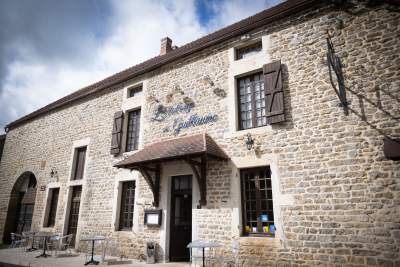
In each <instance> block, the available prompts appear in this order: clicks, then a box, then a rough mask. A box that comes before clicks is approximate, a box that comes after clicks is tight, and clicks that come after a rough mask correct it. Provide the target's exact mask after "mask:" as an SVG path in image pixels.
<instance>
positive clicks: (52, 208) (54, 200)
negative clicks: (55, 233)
mask: <svg viewBox="0 0 400 267" xmlns="http://www.w3.org/2000/svg"><path fill="white" fill-rule="evenodd" d="M55 191H57V197H55V194H54V193H55ZM59 197H60V188H59V187H52V188H49V194H48V202H47V203H48V204H47V208H46V209H47V211H46V215H47V216H46V221H45V223H44V227H54V226H55V223H56V217H57V209H58V200H59ZM53 212H54V214H53Z"/></svg>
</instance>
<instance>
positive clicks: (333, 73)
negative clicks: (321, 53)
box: [326, 34, 350, 116]
mask: <svg viewBox="0 0 400 267" xmlns="http://www.w3.org/2000/svg"><path fill="white" fill-rule="evenodd" d="M326 42H327V46H328V51H327V54H326V57H327V62H328V68H329V79H330V82H331V85H332V88H333V90H334V91H335V93H336V95H337V96H338V98H339V101H340V103H339V104H338V106H339V107H342V108H343V111H344V114H345V115H346V116H347V115H349V108H348V105H349V104H350V103H349V102H348V101H347V98H346V87H345V85H344V77H343V72H342V62H341V60H340V58H339V57H338V56H337V55H336V54H335V49H334V48H333V43H332V40H331V39H330V36H329V34H328V37H327V38H326ZM335 78H336V79H335Z"/></svg>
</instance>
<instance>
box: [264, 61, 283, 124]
mask: <svg viewBox="0 0 400 267" xmlns="http://www.w3.org/2000/svg"><path fill="white" fill-rule="evenodd" d="M263 72H264V80H265V101H266V106H265V108H266V117H267V123H268V124H273V123H278V122H281V121H285V105H284V102H283V86H282V67H281V61H280V60H279V61H274V62H272V63H269V64H265V65H264V66H263Z"/></svg>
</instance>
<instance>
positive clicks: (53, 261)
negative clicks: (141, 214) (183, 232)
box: [0, 248, 190, 267]
mask: <svg viewBox="0 0 400 267" xmlns="http://www.w3.org/2000/svg"><path fill="white" fill-rule="evenodd" d="M41 252H42V250H37V251H33V252H25V251H24V249H22V248H12V249H0V267H3V266H4V267H9V266H10V267H14V266H24V267H25V266H29V267H78V266H79V267H81V266H84V263H85V254H82V253H81V254H77V253H74V254H73V255H71V256H67V255H66V254H61V255H60V256H59V257H54V256H53V257H48V258H35V257H36V256H37V255H39V254H40V253H41ZM96 260H100V256H96ZM106 261H107V262H105V263H100V264H99V265H98V266H115V267H145V266H146V267H189V266H190V264H189V263H177V262H173V263H165V264H162V263H157V264H146V263H144V262H138V261H136V260H123V261H122V262H121V261H119V259H118V258H115V257H111V256H110V257H106ZM7 263H8V264H12V265H7ZM13 265H14V266H13ZM89 266H92V265H89Z"/></svg>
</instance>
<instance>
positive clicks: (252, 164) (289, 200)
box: [231, 154, 294, 241]
mask: <svg viewBox="0 0 400 267" xmlns="http://www.w3.org/2000/svg"><path fill="white" fill-rule="evenodd" d="M231 160H232V175H231V177H232V180H231V183H232V188H233V192H234V195H235V196H236V197H235V198H234V199H233V203H232V204H233V205H234V206H235V207H238V208H234V209H233V214H232V230H233V231H234V233H235V235H236V236H239V237H240V238H257V237H252V236H243V235H242V229H243V221H242V218H243V217H242V212H243V211H242V195H241V182H240V170H241V169H248V168H257V167H266V166H269V168H270V170H271V183H272V199H273V210H274V224H275V228H276V231H275V236H265V237H261V238H264V239H265V240H268V239H269V240H283V241H284V240H285V235H284V231H283V225H282V218H281V206H286V205H293V204H294V198H293V196H292V195H287V194H282V191H281V187H280V176H279V169H278V157H277V156H276V155H271V154H263V155H262V156H261V157H256V156H246V157H233V158H231Z"/></svg>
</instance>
